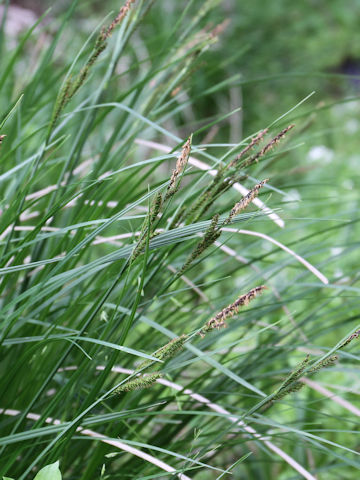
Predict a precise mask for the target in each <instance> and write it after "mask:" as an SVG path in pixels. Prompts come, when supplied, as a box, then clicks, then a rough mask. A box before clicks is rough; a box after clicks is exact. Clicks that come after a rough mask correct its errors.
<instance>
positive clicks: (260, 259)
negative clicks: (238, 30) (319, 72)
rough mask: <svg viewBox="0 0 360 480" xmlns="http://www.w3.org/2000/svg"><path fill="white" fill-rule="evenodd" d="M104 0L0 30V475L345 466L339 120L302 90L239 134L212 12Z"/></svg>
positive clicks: (351, 307)
mask: <svg viewBox="0 0 360 480" xmlns="http://www.w3.org/2000/svg"><path fill="white" fill-rule="evenodd" d="M91 5H92V4H91V2H90V3H89V4H87V5H81V6H80V5H79V6H76V2H75V3H74V4H72V6H70V7H69V8H68V9H67V10H64V11H61V9H60V10H58V14H57V15H54V14H53V13H51V12H49V13H47V15H46V16H45V19H44V20H43V21H42V22H40V23H39V26H37V27H36V28H32V27H30V30H29V31H28V32H27V33H25V34H24V36H23V37H22V39H17V40H16V39H15V40H16V41H17V42H18V43H17V47H16V49H15V50H14V49H13V48H12V47H11V41H10V40H11V39H10V38H8V34H7V33H6V34H5V30H4V28H5V25H6V24H7V23H6V22H7V20H6V18H5V19H4V21H3V22H2V23H1V25H2V27H1V28H2V34H1V35H0V43H1V46H0V48H1V59H2V62H3V64H4V68H3V69H1V71H0V87H1V90H0V106H1V112H2V118H1V120H0V129H1V130H0V144H1V149H0V156H1V159H0V160H1V162H0V188H1V193H2V196H1V198H2V200H1V206H0V208H1V216H0V275H1V277H0V291H1V310H0V343H1V353H0V355H1V364H0V397H1V398H0V425H1V437H0V458H1V460H0V475H1V476H4V477H6V476H7V477H9V476H10V477H11V478H16V479H17V480H25V479H27V478H33V476H34V475H37V474H38V475H40V473H41V471H42V470H41V469H43V468H47V467H46V466H48V467H49V468H50V467H51V468H52V469H53V470H56V475H57V476H59V475H60V471H61V472H62V475H63V477H64V478H68V477H69V478H70V477H74V478H81V479H83V480H88V479H89V480H92V479H94V478H110V479H116V478H120V476H121V478H134V479H135V478H159V477H163V476H164V478H165V476H166V478H172V477H174V476H177V477H178V478H180V479H182V480H187V479H189V478H193V479H197V480H202V479H205V478H206V479H208V478H214V479H217V478H224V477H226V476H228V475H229V474H230V472H231V473H232V475H233V477H234V478H253V477H256V478H257V477H261V478H264V479H265V478H270V477H277V478H290V477H294V476H300V477H303V478H307V479H314V478H317V477H318V476H319V475H322V474H323V475H325V476H327V477H328V478H332V476H334V478H336V475H338V474H339V472H341V474H343V475H344V476H347V478H356V477H355V476H354V474H353V472H354V469H357V468H358V467H359V459H358V453H357V443H356V435H354V434H353V433H354V431H355V429H356V425H357V417H358V415H357V413H356V412H357V409H356V407H355V406H354V405H353V400H354V398H355V395H356V388H357V383H356V378H355V376H354V374H353V372H354V371H355V367H356V362H357V360H358V359H357V354H356V351H355V348H354V351H353V352H350V351H349V349H350V342H352V340H354V339H355V338H357V337H358V336H359V335H358V334H359V330H358V328H359V327H358V325H357V324H356V322H357V321H358V307H357V296H358V293H359V289H358V281H359V276H358V272H357V270H356V262H355V259H356V258H357V257H356V255H357V248H358V246H357V240H356V239H357V235H358V233H359V228H358V227H359V221H358V220H359V219H358V208H357V203H356V201H357V199H356V198H355V196H354V195H353V192H352V191H350V190H349V191H347V193H346V195H345V194H344V195H343V196H342V197H341V198H342V199H343V198H345V200H346V201H345V200H344V201H342V202H339V198H340V197H339V196H338V195H337V191H336V187H335V186H334V185H335V182H334V177H331V176H330V175H331V172H330V170H331V169H324V168H322V169H321V168H320V165H313V164H309V163H307V160H306V159H307V158H308V157H306V154H305V153H304V148H305V147H304V145H310V144H311V145H312V148H314V145H313V144H312V143H311V142H313V141H317V140H318V138H319V137H320V136H321V135H324V136H326V135H330V133H329V131H332V130H331V128H330V127H329V129H326V128H325V127H324V129H325V130H324V132H319V133H317V132H316V131H315V127H314V119H313V116H314V115H315V116H316V115H320V114H319V111H318V110H316V109H315V111H310V112H308V114H307V115H305V114H304V110H302V109H303V105H302V101H301V100H300V102H299V98H298V97H296V99H295V98H294V99H293V100H294V101H293V102H291V103H288V102H284V104H282V105H281V108H282V111H281V112H278V113H279V115H281V116H280V117H278V118H277V119H276V115H274V116H273V118H271V119H268V118H266V117H267V114H266V115H265V113H264V120H263V119H262V118H260V120H261V121H259V122H258V124H257V125H256V127H251V128H252V129H251V130H250V132H249V134H247V133H245V134H242V133H241V129H240V128H239V124H238V123H236V122H238V120H239V117H238V115H239V113H240V111H239V109H238V108H237V107H238V106H239V105H229V104H228V101H227V99H228V96H232V98H236V92H237V91H235V90H234V88H237V86H236V85H237V84H236V83H234V82H233V81H232V80H231V78H232V77H231V75H230V73H231V68H232V67H231V65H230V63H231V62H230V61H229V58H230V57H229V56H228V53H227V54H226V51H227V49H228V45H229V44H228V43H226V38H227V35H231V31H230V30H229V28H230V26H229V24H228V22H227V21H226V19H224V18H223V16H222V15H221V6H222V5H221V4H220V3H219V2H217V1H204V2H201V6H200V8H199V6H198V5H196V2H188V3H187V5H186V6H185V8H183V9H182V10H183V11H181V12H180V11H179V5H177V4H176V5H175V4H172V3H171V2H170V3H167V4H166V5H165V4H164V3H161V2H159V3H158V4H157V3H156V2H151V1H141V0H139V1H131V0H128V1H126V2H125V4H124V5H123V7H122V8H121V9H120V10H119V9H118V5H115V6H116V10H115V13H113V14H111V16H109V17H106V19H105V20H104V21H103V22H101V24H103V25H105V26H104V27H101V26H99V23H100V21H101V18H100V13H99V10H96V13H94V11H93V10H91V8H92V7H91ZM87 8H88V9H89V10H86V9H87ZM82 9H83V10H82ZM84 12H85V13H84ZM116 12H118V13H116ZM89 13H91V15H89V17H91V18H95V17H96V22H94V24H91V25H89V23H86V22H84V21H82V17H81V15H84V16H85V14H86V16H88V14H89ZM106 14H107V12H106ZM104 15H105V12H104ZM220 17H221V18H220ZM108 18H110V19H111V18H112V19H113V20H108ZM165 20H166V21H165ZM224 20H225V22H224ZM159 25H161V28H159ZM91 28H93V33H90V31H91ZM69 32H71V35H69ZM69 39H70V40H69ZM219 52H222V55H223V57H224V62H221V63H219V62H218V61H217V58H218V57H217V55H218V53H219ZM244 55H245V51H244ZM225 58H227V59H228V63H227V66H226V61H225ZM226 68H227V70H226V71H227V72H228V73H229V75H225V76H223V77H222V78H221V79H219V81H216V82H215V81H211V82H210V83H209V84H207V85H203V88H200V87H201V82H202V79H203V78H204V75H205V73H204V72H205V71H207V73H208V74H209V75H210V74H211V71H213V72H220V73H221V72H222V71H223V70H224V69H226ZM207 69H208V70H207ZM75 72H78V73H75ZM220 73H216V74H215V73H214V77H213V78H215V77H216V76H217V75H218V74H220ZM205 76H206V75H205ZM228 77H229V78H230V80H225V81H224V78H228ZM234 95H235V97H234ZM285 103H286V104H285ZM298 104H299V105H298ZM213 105H216V112H215V113H213V112H212V106H213ZM258 105H259V104H258ZM294 105H295V106H298V107H299V108H295V107H294ZM210 106H211V108H210ZM251 108H256V107H255V106H254V107H251ZM258 108H259V107H258ZM279 108H280V107H279ZM289 108H290V110H289ZM224 112H226V113H224ZM227 112H230V113H227ZM284 112H285V113H284ZM328 113H329V112H328ZM347 114H349V112H348V113H347ZM329 115H330V113H329ZM253 116H254V115H253V114H252V115H251V119H252V120H251V121H253ZM329 118H330V116H329V117H326V118H325V119H324V118H323V120H324V122H325V120H326V121H328V122H330V120H329ZM234 122H235V123H234ZM294 122H296V127H297V128H296V130H295V129H294V130H292V128H293V126H294ZM245 123H246V122H245ZM234 125H235V126H234ZM236 125H237V126H236ZM264 127H265V128H264ZM246 128H250V127H248V126H246ZM259 128H261V129H260V130H259ZM290 130H291V132H290ZM234 132H235V133H236V135H235V136H234ZM234 138H235V140H234ZM314 138H315V140H314ZM332 138H334V139H335V138H336V137H335V136H334V137H332ZM334 142H335V140H334ZM349 145H350V141H349ZM334 148H335V147H334ZM349 148H350V147H349ZM321 152H322V154H324V149H323V150H322V151H321ZM321 152H320V153H321ZM315 153H316V155H319V150H317V151H315V152H314V151H313V153H312V158H315V157H316V155H315ZM325 153H326V151H325ZM334 168H335V167H334ZM334 171H335V172H336V175H337V176H338V177H339V178H341V179H342V180H344V181H345V180H349V178H348V177H346V178H345V176H347V175H348V170H347V168H346V166H344V164H341V165H340V166H339V165H337V166H336V168H335V170H334ZM180 186H181V188H180ZM341 188H344V189H346V188H347V187H346V184H345V186H344V187H341ZM296 195H298V196H296ZM300 199H301V201H300ZM340 266H341V269H342V270H341V272H340V273H339V269H340ZM256 285H258V286H256ZM264 285H266V287H265V286H264ZM265 288H266V289H267V295H264V296H261V297H260V294H261V293H262V292H263V291H264V290H265ZM239 291H240V292H247V293H245V294H244V293H243V294H242V295H241V296H238V295H239ZM255 297H256V298H257V300H256V301H254V302H253V300H254V299H255ZM258 297H259V298H258ZM236 298H237V299H236ZM234 299H236V300H234ZM224 305H228V306H226V307H224ZM216 312H218V313H216ZM230 317H231V318H232V321H231V322H229V321H228V320H229V319H230ZM324 319H326V321H325V320H324ZM227 323H228V325H227ZM225 326H227V328H226V329H225V328H222V327H225ZM349 332H355V333H352V334H351V333H350V334H349ZM210 333H211V335H210ZM341 338H342V340H339V339H341ZM352 345H354V344H352ZM304 355H307V356H306V358H305V360H303V358H304ZM295 360H296V361H298V365H297V366H295V367H294V362H295ZM310 360H311V361H310ZM330 366H332V368H331V369H327V368H325V367H330ZM313 378H314V379H313ZM284 379H285V380H284ZM274 385H279V386H278V388H276V387H274ZM303 385H305V386H306V388H302V387H303ZM274 388H275V389H274ZM326 392H327V393H326ZM335 392H337V393H336V395H333V394H335ZM354 392H355V393H354ZM290 394H291V395H290ZM342 396H343V397H346V398H347V400H346V402H345V401H343V400H345V399H343V398H342ZM270 406H272V408H269V407H270ZM339 419H340V420H341V429H340V427H339ZM314 425H315V426H314ZM119 453H121V455H119ZM340 460H341V461H340ZM51 468H50V469H51ZM119 472H121V473H119ZM324 472H325V473H324ZM119 475H120V476H119ZM337 478H339V477H337Z"/></svg>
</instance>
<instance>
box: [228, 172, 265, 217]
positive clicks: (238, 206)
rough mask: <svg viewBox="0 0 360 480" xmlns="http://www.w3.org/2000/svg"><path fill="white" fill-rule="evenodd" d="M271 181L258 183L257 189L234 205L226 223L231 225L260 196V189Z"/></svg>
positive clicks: (253, 189)
mask: <svg viewBox="0 0 360 480" xmlns="http://www.w3.org/2000/svg"><path fill="white" fill-rule="evenodd" d="M268 181H269V179H268V178H266V179H265V180H263V181H262V182H260V183H258V184H257V185H255V187H253V188H252V189H251V190H250V191H249V193H247V194H246V195H245V196H244V197H243V198H242V199H241V200H240V202H238V203H236V204H235V205H234V207H233V208H232V210H231V212H230V214H229V216H228V218H227V219H226V220H225V223H226V224H227V223H230V222H231V220H232V219H233V218H234V217H235V216H236V215H238V214H239V213H240V212H241V211H242V210H245V208H246V207H247V206H248V205H249V203H251V202H252V201H253V200H254V198H255V197H257V196H258V194H259V190H260V188H262V187H263V186H264V185H265V183H267V182H268Z"/></svg>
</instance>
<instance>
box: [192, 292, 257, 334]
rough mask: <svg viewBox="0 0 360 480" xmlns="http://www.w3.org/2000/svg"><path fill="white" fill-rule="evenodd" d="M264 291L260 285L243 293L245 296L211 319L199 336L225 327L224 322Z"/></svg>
mask: <svg viewBox="0 0 360 480" xmlns="http://www.w3.org/2000/svg"><path fill="white" fill-rule="evenodd" d="M265 289H266V287H265V285H261V286H260V287H255V288H253V289H251V290H250V291H249V292H248V293H245V295H241V296H240V297H239V298H238V299H237V300H235V302H234V303H231V304H230V305H228V306H227V307H225V308H223V309H222V310H221V312H219V313H218V314H217V315H215V317H212V318H211V319H210V320H209V321H208V322H207V323H206V324H205V325H204V327H203V328H202V329H201V331H200V335H204V334H205V333H207V332H209V331H210V330H213V329H214V328H217V329H219V328H221V327H226V320H227V319H228V318H229V317H232V316H234V315H235V314H236V313H238V311H239V309H240V308H241V307H245V306H246V305H248V304H249V303H250V302H251V300H253V299H254V298H255V297H256V296H257V295H259V294H260V293H262V291H263V290H265Z"/></svg>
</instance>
